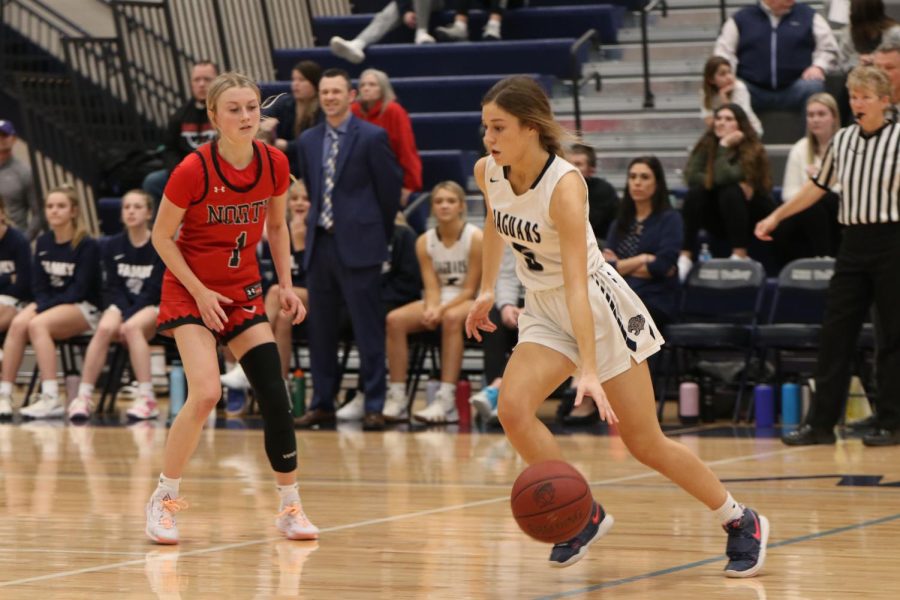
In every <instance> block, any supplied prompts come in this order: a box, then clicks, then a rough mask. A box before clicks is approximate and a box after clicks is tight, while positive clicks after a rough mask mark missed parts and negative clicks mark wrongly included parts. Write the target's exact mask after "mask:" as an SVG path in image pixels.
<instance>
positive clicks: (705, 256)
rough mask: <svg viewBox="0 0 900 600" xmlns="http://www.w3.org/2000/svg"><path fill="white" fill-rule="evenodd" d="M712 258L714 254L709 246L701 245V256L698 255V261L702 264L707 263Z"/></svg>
mask: <svg viewBox="0 0 900 600" xmlns="http://www.w3.org/2000/svg"><path fill="white" fill-rule="evenodd" d="M711 258H712V253H711V252H710V251H709V244H701V245H700V254H698V255H697V260H699V261H700V262H706V261H708V260H709V259H711Z"/></svg>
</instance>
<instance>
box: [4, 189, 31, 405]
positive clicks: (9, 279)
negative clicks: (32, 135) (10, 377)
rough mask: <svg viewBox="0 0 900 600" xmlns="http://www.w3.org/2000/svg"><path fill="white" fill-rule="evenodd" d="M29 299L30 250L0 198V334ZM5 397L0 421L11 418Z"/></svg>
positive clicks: (7, 327)
mask: <svg viewBox="0 0 900 600" xmlns="http://www.w3.org/2000/svg"><path fill="white" fill-rule="evenodd" d="M30 299H31V247H30V246H29V245H28V240H27V239H26V238H25V236H24V235H22V232H21V231H19V230H18V229H16V228H15V227H13V226H12V225H10V224H9V222H8V216H7V214H6V206H5V205H4V202H3V197H2V196H0V332H5V331H6V330H7V329H9V324H10V323H12V320H13V318H14V317H15V316H16V315H17V314H19V311H21V310H22V308H24V307H25V304H26V303H27V302H28V301H29V300H30ZM12 414H13V413H12V406H11V405H10V403H9V399H8V398H3V397H0V419H8V418H10V417H12Z"/></svg>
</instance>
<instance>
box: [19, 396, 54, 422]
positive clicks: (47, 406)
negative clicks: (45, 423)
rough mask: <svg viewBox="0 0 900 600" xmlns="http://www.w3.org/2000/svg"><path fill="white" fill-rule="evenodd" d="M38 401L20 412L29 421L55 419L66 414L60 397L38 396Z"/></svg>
mask: <svg viewBox="0 0 900 600" xmlns="http://www.w3.org/2000/svg"><path fill="white" fill-rule="evenodd" d="M35 398H36V401H35V402H34V403H32V404H29V405H28V406H26V407H25V408H23V409H22V410H20V411H19V412H20V413H21V414H22V416H23V417H27V418H29V419H53V418H57V417H61V416H63V415H64V414H66V409H65V408H64V407H63V405H62V402H60V401H59V398H58V397H53V396H50V395H48V394H38V395H37V396H35Z"/></svg>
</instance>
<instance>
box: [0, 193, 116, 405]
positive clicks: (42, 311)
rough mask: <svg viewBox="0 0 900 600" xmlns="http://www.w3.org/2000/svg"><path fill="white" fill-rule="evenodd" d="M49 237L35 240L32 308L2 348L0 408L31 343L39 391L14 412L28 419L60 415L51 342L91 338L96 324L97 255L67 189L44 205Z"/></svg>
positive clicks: (21, 315) (76, 201) (13, 326)
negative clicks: (76, 337)
mask: <svg viewBox="0 0 900 600" xmlns="http://www.w3.org/2000/svg"><path fill="white" fill-rule="evenodd" d="M44 212H45V214H46V218H47V224H48V225H49V227H50V231H48V232H47V233H44V234H42V235H41V236H39V237H38V239H37V242H36V244H35V250H34V259H33V260H32V267H31V268H32V270H31V287H32V292H33V294H34V302H32V303H30V304H29V305H28V306H26V307H25V308H23V309H22V310H21V311H20V312H19V314H17V315H16V316H15V318H13V320H12V323H11V324H10V326H9V330H8V331H7V332H6V340H5V342H4V343H3V367H2V375H0V404H6V403H7V402H9V401H10V397H11V395H12V386H13V384H14V383H15V381H16V375H17V374H18V372H19V366H20V365H21V363H22V356H23V354H24V353H25V344H27V343H28V342H29V341H30V342H31V346H32V348H34V353H35V355H36V358H37V366H38V370H39V371H40V374H41V391H40V393H39V394H38V395H37V397H36V399H35V401H34V402H33V403H31V404H30V405H29V406H27V407H25V408H23V409H22V410H21V411H20V412H21V414H22V415H23V416H25V417H28V418H31V419H46V418H51V417H62V416H63V414H64V413H65V408H64V406H63V400H62V398H60V395H59V383H58V382H57V380H56V344H55V341H56V340H65V339H68V338H70V337H72V336H75V335H78V334H83V333H92V332H93V331H94V330H95V329H96V327H97V321H98V320H99V319H100V310H99V309H98V308H97V307H98V306H99V305H100V251H99V248H98V245H97V240H95V239H94V238H92V237H90V236H89V235H88V233H87V231H86V230H85V228H84V222H83V219H82V217H81V209H80V206H79V199H78V194H77V193H76V192H75V189H74V188H72V187H70V186H61V187H56V188H53V189H51V190H50V191H49V192H48V193H47V197H46V199H45V200H44Z"/></svg>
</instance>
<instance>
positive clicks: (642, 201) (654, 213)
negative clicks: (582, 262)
mask: <svg viewBox="0 0 900 600" xmlns="http://www.w3.org/2000/svg"><path fill="white" fill-rule="evenodd" d="M683 228H684V224H683V222H682V220H681V214H680V213H678V211H676V210H673V209H672V205H671V204H670V203H669V188H668V186H666V175H665V171H664V170H663V167H662V164H661V163H660V162H659V159H658V158H656V157H655V156H641V157H638V158H635V159H633V160H632V161H631V162H630V163H629V164H628V183H627V185H626V188H625V197H624V199H623V200H622V205H621V206H620V208H619V214H618V216H617V218H616V220H615V221H613V223H612V224H611V225H610V227H609V232H608V234H607V236H606V245H607V247H606V249H605V250H604V251H603V258H605V259H606V261H607V262H608V263H609V264H610V265H611V266H612V267H613V268H614V269H615V270H616V271H618V272H619V274H620V275H622V277H624V279H625V281H626V282H627V283H628V285H629V287H631V289H632V290H634V292H635V293H636V294H637V295H638V297H639V298H640V299H641V302H643V303H644V306H646V307H647V310H648V311H650V316H651V317H653V322H654V323H656V326H657V328H659V330H660V331H665V327H666V325H667V324H669V323H671V322H672V321H673V320H674V319H675V317H676V313H677V310H678V307H677V299H678V288H679V284H678V270H677V267H676V266H675V264H676V261H677V260H678V253H679V251H680V250H681V245H682V244H681V242H682V236H683V234H684V231H683ZM658 356H659V355H658V354H657V355H654V356H651V357H650V358H649V359H648V365H649V366H650V371H651V373H653V372H654V371H655V370H656V369H657V364H658V358H657V357H658ZM574 387H577V384H576V385H575V386H574ZM599 419H600V415H599V413H598V411H597V407H596V405H594V404H593V403H590V402H583V403H582V404H581V405H580V406H576V407H574V408H572V409H571V412H569V413H568V414H566V415H564V416H563V417H562V421H563V423H564V424H567V425H588V424H592V423H595V422H597V421H598V420H599Z"/></svg>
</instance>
